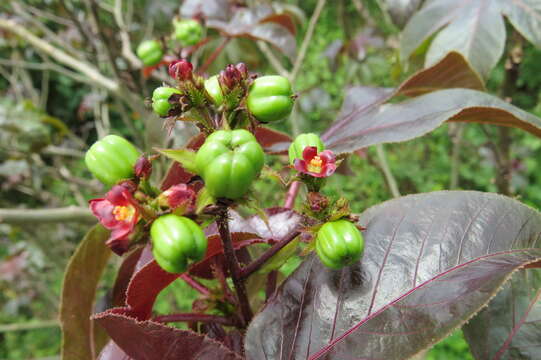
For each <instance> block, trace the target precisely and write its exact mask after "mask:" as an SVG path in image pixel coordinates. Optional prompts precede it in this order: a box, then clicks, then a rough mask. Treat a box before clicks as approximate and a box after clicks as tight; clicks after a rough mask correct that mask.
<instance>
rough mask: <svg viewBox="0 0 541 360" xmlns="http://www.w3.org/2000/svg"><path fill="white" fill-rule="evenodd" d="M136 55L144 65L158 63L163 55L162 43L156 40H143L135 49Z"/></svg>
mask: <svg viewBox="0 0 541 360" xmlns="http://www.w3.org/2000/svg"><path fill="white" fill-rule="evenodd" d="M136 53H137V57H139V59H141V61H142V62H143V64H144V65H145V66H153V65H156V64H158V63H159V62H160V61H161V60H162V57H163V49H162V45H161V44H160V42H159V41H157V40H145V41H143V42H142V43H141V44H139V46H138V47H137V50H136Z"/></svg>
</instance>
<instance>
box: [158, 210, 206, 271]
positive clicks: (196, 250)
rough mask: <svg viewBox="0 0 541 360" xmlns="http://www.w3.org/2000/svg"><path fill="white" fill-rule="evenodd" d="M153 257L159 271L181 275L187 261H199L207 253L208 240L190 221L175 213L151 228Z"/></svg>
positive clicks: (162, 217) (159, 220) (164, 216)
mask: <svg viewBox="0 0 541 360" xmlns="http://www.w3.org/2000/svg"><path fill="white" fill-rule="evenodd" d="M150 237H151V238H152V254H153V255H154V259H156V262H157V263H158V265H160V267H161V268H162V269H164V270H165V271H167V272H170V273H183V272H185V271H186V269H187V267H188V260H192V261H200V260H202V259H203V257H204V256H205V253H206V251H207V237H206V236H205V233H204V232H203V230H201V227H199V225H197V223H195V222H194V221H193V220H191V219H189V218H187V217H184V216H178V215H174V214H168V215H163V216H160V217H159V218H157V219H156V220H155V221H154V222H153V223H152V226H151V228H150Z"/></svg>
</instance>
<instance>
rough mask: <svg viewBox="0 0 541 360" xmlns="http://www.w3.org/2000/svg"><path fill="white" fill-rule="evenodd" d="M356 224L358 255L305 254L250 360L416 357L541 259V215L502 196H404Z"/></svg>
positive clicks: (260, 326) (250, 340)
mask: <svg viewBox="0 0 541 360" xmlns="http://www.w3.org/2000/svg"><path fill="white" fill-rule="evenodd" d="M359 223H360V225H362V226H364V227H366V228H367V229H366V230H365V231H364V238H365V253H364V255H363V258H362V259H361V261H360V262H359V263H357V264H354V265H352V266H349V267H347V268H344V269H342V270H338V271H336V270H330V269H328V268H326V267H324V266H323V265H322V264H321V263H320V261H319V259H318V258H317V257H316V256H310V257H308V258H307V259H306V260H305V261H304V263H303V264H302V265H301V266H300V267H299V269H297V271H296V272H295V273H293V275H292V276H290V277H289V278H288V279H287V280H286V281H285V282H284V284H283V285H282V286H281V287H280V288H279V290H278V292H277V294H276V296H275V297H274V298H273V299H271V300H270V301H269V303H268V304H267V306H266V307H265V308H264V309H263V311H262V312H261V313H260V314H259V315H257V316H256V317H255V318H254V320H253V322H252V323H251V325H250V327H249V329H248V332H247V337H246V351H247V355H248V359H292V358H295V359H318V358H325V359H340V360H348V359H404V358H409V357H410V356H412V355H414V354H416V353H417V352H419V351H421V350H423V349H426V348H427V347H429V346H430V345H432V344H434V343H436V342H438V341H439V340H440V339H442V338H444V337H445V336H446V335H447V334H449V332H450V331H452V330H453V329H454V328H456V327H458V326H461V325H462V324H463V323H464V322H465V321H466V320H467V319H469V318H470V317H471V316H472V315H474V314H475V313H476V312H477V311H479V309H481V308H482V307H483V306H484V305H485V304H487V303H488V302H489V300H490V299H491V298H492V297H493V296H494V294H496V292H497V291H498V290H499V289H500V287H501V286H502V284H503V283H505V281H506V280H507V279H508V278H509V276H510V275H511V274H512V273H513V272H514V271H516V270H517V269H520V268H521V267H524V266H525V265H527V264H529V263H532V262H535V261H539V259H541V248H540V246H541V241H540V240H539V237H540V234H541V216H540V215H539V213H538V212H537V211H535V210H533V209H531V208H529V207H527V206H525V205H522V204H521V203H519V202H517V201H515V200H513V199H510V198H506V197H503V196H500V195H495V194H489V193H479V192H466V191H456V192H451V191H447V192H435V193H428V194H422V195H412V196H407V197H403V198H398V199H395V200H391V201H387V202H385V203H383V204H381V205H378V206H375V207H372V208H370V209H368V210H367V211H365V212H364V213H363V214H362V215H361V218H360V221H359Z"/></svg>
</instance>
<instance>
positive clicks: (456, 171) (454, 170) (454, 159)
mask: <svg viewBox="0 0 541 360" xmlns="http://www.w3.org/2000/svg"><path fill="white" fill-rule="evenodd" d="M450 125H455V126H454V129H453V130H454V131H453V133H452V134H451V141H452V142H453V149H452V152H451V181H450V184H449V189H451V190H453V189H456V188H458V180H459V175H460V148H461V146H462V138H463V135H464V125H465V124H450Z"/></svg>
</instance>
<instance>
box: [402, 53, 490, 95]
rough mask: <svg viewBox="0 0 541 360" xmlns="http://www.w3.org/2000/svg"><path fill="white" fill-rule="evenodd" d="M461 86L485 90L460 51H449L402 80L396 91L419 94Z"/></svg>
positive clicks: (403, 93)
mask: <svg viewBox="0 0 541 360" xmlns="http://www.w3.org/2000/svg"><path fill="white" fill-rule="evenodd" d="M451 88H463V89H473V90H485V86H484V84H483V81H482V80H481V78H480V77H479V75H478V74H477V73H476V72H475V71H474V70H473V69H472V68H471V66H470V64H468V61H467V60H466V59H465V58H464V56H462V55H461V54H460V53H457V52H455V51H451V52H450V53H448V54H447V56H445V58H443V59H442V60H441V61H440V62H438V63H437V64H435V65H434V66H431V67H429V68H426V69H423V70H421V71H419V72H417V73H416V74H414V75H413V76H411V77H410V78H409V79H407V80H406V81H404V82H403V83H402V85H400V87H399V88H398V90H397V91H396V92H397V94H400V95H406V96H419V95H423V94H426V93H429V92H432V91H436V90H442V89H451Z"/></svg>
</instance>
